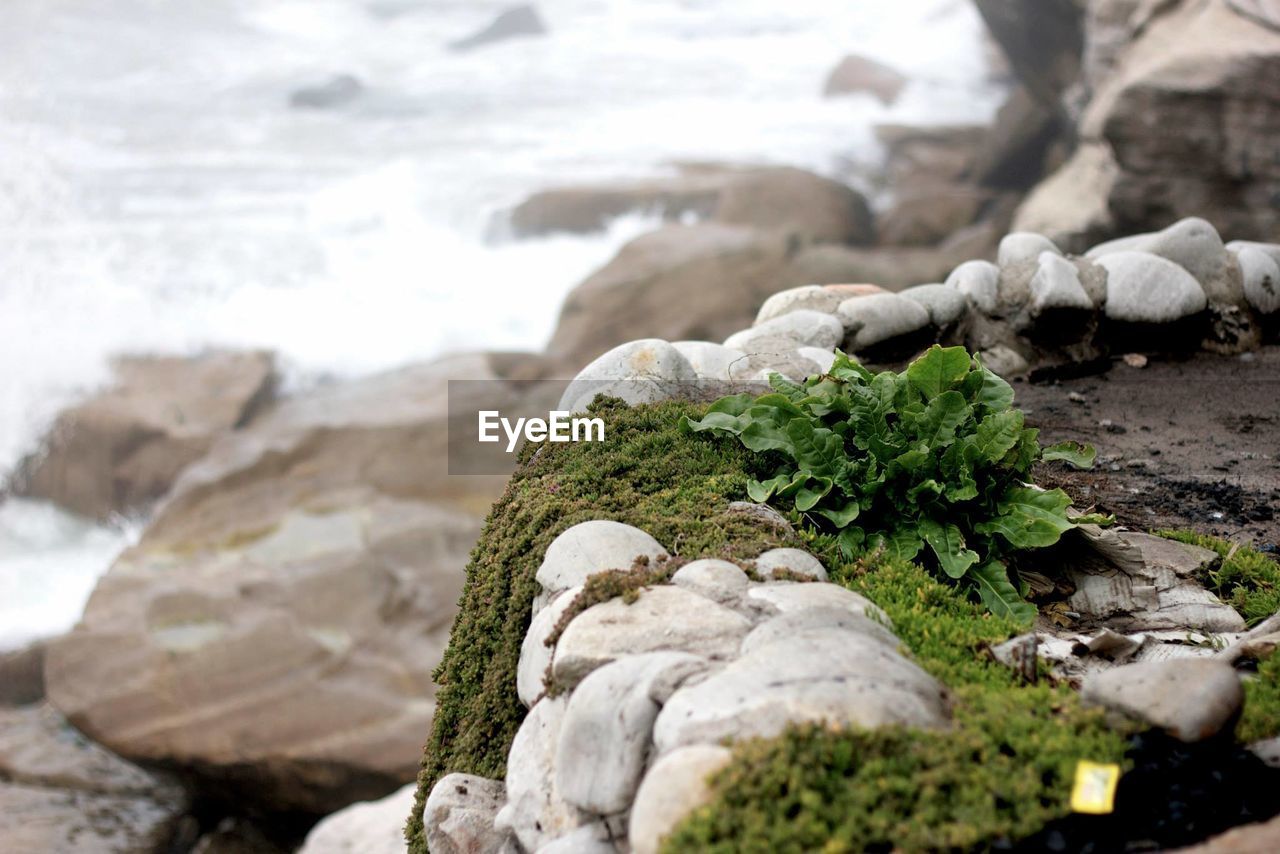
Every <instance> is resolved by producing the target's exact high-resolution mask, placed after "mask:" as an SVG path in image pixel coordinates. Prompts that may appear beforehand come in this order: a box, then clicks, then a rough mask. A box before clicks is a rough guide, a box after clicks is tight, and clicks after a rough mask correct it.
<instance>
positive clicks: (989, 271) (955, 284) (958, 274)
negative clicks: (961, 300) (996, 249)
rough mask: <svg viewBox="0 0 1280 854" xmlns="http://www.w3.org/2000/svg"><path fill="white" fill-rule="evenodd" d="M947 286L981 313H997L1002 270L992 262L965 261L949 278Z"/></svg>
mask: <svg viewBox="0 0 1280 854" xmlns="http://www.w3.org/2000/svg"><path fill="white" fill-rule="evenodd" d="M946 285H947V287H949V288H955V289H956V290H958V291H959V292H960V293H962V294H964V295H965V297H967V298H968V300H969V302H970V303H971V304H973V305H974V306H975V307H976V308H977V309H978V310H979V311H982V312H984V313H986V314H990V313H992V312H993V311H995V308H996V304H997V302H998V297H999V292H1000V268H999V267H997V266H996V265H995V264H992V263H991V262H990V261H965V262H964V263H963V264H961V265H960V266H959V267H956V268H955V269H954V270H952V271H951V275H949V276H947V281H946Z"/></svg>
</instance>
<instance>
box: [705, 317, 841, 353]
mask: <svg viewBox="0 0 1280 854" xmlns="http://www.w3.org/2000/svg"><path fill="white" fill-rule="evenodd" d="M842 338H844V327H843V326H841V325H840V321H839V320H837V319H836V318H835V317H833V316H832V315H830V314H827V313H825V312H820V311H813V310H811V309H797V310H795V311H792V312H788V313H787V314H784V315H781V316H780V317H775V318H774V319H772V320H766V321H765V322H764V323H761V324H760V325H759V326H753V327H751V328H750V329H744V330H742V331H741V332H735V333H734V334H733V335H730V336H729V337H728V338H726V339H725V341H724V346H726V347H731V348H733V349H735V350H741V351H742V352H744V353H754V352H757V351H760V350H768V349H774V348H776V347H777V342H779V341H784V342H789V343H790V345H791V348H792V349H794V348H796V347H822V348H823V349H826V350H831V349H834V348H835V347H838V346H840V341H841V339H842Z"/></svg>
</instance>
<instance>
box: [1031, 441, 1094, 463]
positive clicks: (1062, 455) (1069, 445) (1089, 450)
mask: <svg viewBox="0 0 1280 854" xmlns="http://www.w3.org/2000/svg"><path fill="white" fill-rule="evenodd" d="M1097 457H1098V451H1097V450H1096V449H1095V448H1094V447H1093V446H1092V445H1077V444H1076V443H1075V442H1059V443H1058V444H1056V445H1050V446H1049V447H1047V448H1045V449H1044V451H1042V452H1041V454H1040V459H1042V460H1045V461H1046V462H1050V461H1053V460H1061V461H1062V462H1064V463H1066V464H1067V465H1069V466H1071V467H1073V468H1078V469H1091V468H1093V463H1094V460H1096V459H1097Z"/></svg>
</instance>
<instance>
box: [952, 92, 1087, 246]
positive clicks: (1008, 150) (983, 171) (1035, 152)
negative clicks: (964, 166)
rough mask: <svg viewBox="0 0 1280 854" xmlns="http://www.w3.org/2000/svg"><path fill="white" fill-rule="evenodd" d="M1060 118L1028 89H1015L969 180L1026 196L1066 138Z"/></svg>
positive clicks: (984, 141) (985, 139) (986, 137)
mask: <svg viewBox="0 0 1280 854" xmlns="http://www.w3.org/2000/svg"><path fill="white" fill-rule="evenodd" d="M1059 114H1060V110H1058V109H1055V108H1051V107H1049V106H1046V105H1045V104H1043V103H1041V102H1039V101H1037V100H1036V99H1035V98H1034V97H1033V96H1032V95H1031V93H1030V92H1028V91H1027V89H1026V88H1025V87H1023V86H1018V87H1017V88H1015V89H1014V90H1013V92H1011V93H1010V94H1009V97H1008V98H1007V99H1006V100H1005V102H1004V104H1003V105H1002V106H1001V107H1000V109H999V111H997V113H996V118H995V121H994V122H993V123H992V124H991V126H990V127H989V128H987V129H986V133H985V135H984V137H983V139H982V141H981V143H980V144H979V145H978V146H976V151H975V155H974V161H973V165H972V167H971V168H970V170H969V177H970V179H971V180H973V181H975V182H976V183H978V184H979V185H981V186H984V187H999V188H1007V189H1011V190H1016V191H1019V192H1025V191H1026V190H1027V189H1028V188H1029V187H1031V186H1033V185H1034V184H1035V183H1036V182H1037V181H1039V180H1040V179H1041V178H1042V177H1044V173H1045V168H1046V165H1047V161H1048V160H1049V159H1050V153H1051V152H1052V151H1053V150H1054V147H1055V144H1058V143H1060V141H1061V139H1062V137H1063V136H1064V135H1065V134H1064V130H1065V129H1064V127H1063V125H1064V122H1063V121H1062V120H1061V119H1060V115H1059ZM1031 230H1032V231H1034V230H1035V229H1031Z"/></svg>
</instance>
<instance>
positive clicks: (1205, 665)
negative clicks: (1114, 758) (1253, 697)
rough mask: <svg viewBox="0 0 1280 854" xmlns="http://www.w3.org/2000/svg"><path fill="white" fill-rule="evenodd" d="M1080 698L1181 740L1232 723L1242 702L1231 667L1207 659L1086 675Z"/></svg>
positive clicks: (1191, 739)
mask: <svg viewBox="0 0 1280 854" xmlns="http://www.w3.org/2000/svg"><path fill="white" fill-rule="evenodd" d="M1080 696H1081V699H1082V700H1083V701H1084V702H1085V703H1089V704H1093V705H1098V706H1103V707H1105V708H1107V709H1110V710H1111V711H1115V712H1119V713H1121V714H1124V715H1126V716H1128V717H1131V718H1135V719H1137V720H1139V721H1142V722H1144V723H1147V724H1150V725H1152V726H1157V727H1160V728H1161V729H1163V730H1165V731H1166V732H1168V733H1169V734H1170V735H1172V736H1174V737H1175V738H1178V739H1180V740H1182V741H1187V742H1194V741H1202V740H1203V739H1206V738H1209V737H1211V736H1213V735H1216V734H1217V733H1219V732H1221V731H1222V730H1223V728H1225V727H1227V726H1228V725H1234V721H1235V719H1236V717H1237V716H1238V715H1239V714H1240V708H1241V706H1242V705H1243V704H1244V689H1243V688H1242V687H1241V686H1240V677H1239V676H1237V675H1236V672H1235V670H1234V669H1233V668H1232V667H1231V665H1229V664H1226V663H1225V662H1222V661H1216V660H1214V659H1211V658H1188V659H1181V660H1173V661H1143V662H1138V663H1136V664H1126V665H1124V666H1122V667H1116V668H1113V669H1111V670H1106V671H1102V672H1099V673H1094V674H1090V675H1089V676H1088V677H1086V679H1085V682H1084V685H1083V687H1082V689H1081V694H1080Z"/></svg>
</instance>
